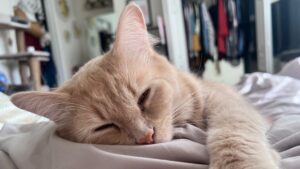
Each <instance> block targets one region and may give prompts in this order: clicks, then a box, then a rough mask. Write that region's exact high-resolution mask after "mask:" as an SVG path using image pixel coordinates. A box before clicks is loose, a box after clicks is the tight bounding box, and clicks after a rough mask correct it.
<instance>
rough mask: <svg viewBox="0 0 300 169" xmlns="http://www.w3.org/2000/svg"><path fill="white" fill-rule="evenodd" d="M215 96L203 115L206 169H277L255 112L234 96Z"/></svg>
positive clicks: (261, 123) (258, 116)
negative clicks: (205, 121) (204, 121)
mask: <svg viewBox="0 0 300 169" xmlns="http://www.w3.org/2000/svg"><path fill="white" fill-rule="evenodd" d="M216 96H218V97H213V100H211V103H210V105H208V110H209V112H208V114H207V123H208V129H207V131H208V138H207V146H208V151H209V155H210V169H279V167H278V163H279V155H278V154H277V153H276V152H275V150H273V149H271V148H270V147H271V146H270V145H269V143H268V141H267V138H266V135H265V132H266V128H265V127H264V120H263V119H262V117H261V116H260V115H259V114H258V113H257V112H256V110H254V109H253V108H252V107H251V106H249V105H248V104H247V103H246V102H244V101H243V100H242V99H240V98H239V97H238V96H236V95H234V96H233V97H231V98H230V97H227V98H226V97H223V96H220V95H216Z"/></svg>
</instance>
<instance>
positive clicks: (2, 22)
mask: <svg viewBox="0 0 300 169" xmlns="http://www.w3.org/2000/svg"><path fill="white" fill-rule="evenodd" d="M12 18H13V17H11V16H7V15H3V14H0V30H1V29H4V30H8V29H16V30H26V29H29V28H30V23H29V22H28V23H20V22H16V21H13V19H12Z"/></svg>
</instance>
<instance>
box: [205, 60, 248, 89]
mask: <svg viewBox="0 0 300 169" xmlns="http://www.w3.org/2000/svg"><path fill="white" fill-rule="evenodd" d="M219 64H220V70H221V72H220V74H219V73H218V72H217V69H216V64H215V63H214V62H211V61H208V62H207V63H206V65H205V72H204V74H203V78H204V79H206V80H212V81H216V82H221V83H225V84H228V85H234V84H236V83H237V82H239V81H240V79H241V77H242V76H243V75H244V61H243V60H241V63H240V64H239V65H238V66H232V65H231V64H230V63H229V62H227V61H224V60H221V61H220V63H219Z"/></svg>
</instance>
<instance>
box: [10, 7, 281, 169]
mask: <svg viewBox="0 0 300 169" xmlns="http://www.w3.org/2000/svg"><path fill="white" fill-rule="evenodd" d="M12 102H13V103H14V104H15V105H17V106H18V107H20V108H22V109H25V110H28V111H31V112H35V113H37V114H39V115H43V116H46V117H48V118H50V119H52V120H53V121H55V122H56V123H57V125H58V128H57V133H58V134H59V135H60V136H61V137H63V138H66V139H69V140H72V141H75V142H82V143H95V144H151V143H161V142H166V141H170V140H171V139H172V137H173V129H174V126H176V125H178V124H182V123H191V124H193V125H195V126H198V127H200V128H202V129H204V130H206V131H207V133H208V138H207V146H208V151H209V155H210V169H278V165H277V162H278V159H279V158H278V157H279V156H278V155H277V153H276V152H275V151H274V150H273V149H271V148H270V145H269V143H268V141H267V138H266V135H265V131H266V129H265V127H264V121H263V119H262V117H261V116H260V115H259V114H258V113H257V111H256V110H255V109H254V108H253V107H251V106H250V105H249V104H248V103H247V102H246V101H244V100H243V99H242V98H241V97H240V96H239V95H238V94H237V93H236V92H235V91H234V90H232V89H231V88H229V87H226V86H224V85H220V84H215V83H212V82H206V81H202V80H200V79H197V78H196V77H194V76H193V75H191V74H189V73H184V72H180V71H178V70H176V68H175V67H173V66H172V65H171V64H170V63H169V62H168V61H167V60H166V59H165V57H163V56H160V55H159V54H157V53H156V52H155V51H154V50H153V48H152V44H151V40H150V39H149V36H148V34H147V29H146V25H145V21H144V19H143V14H142V12H141V10H140V9H139V7H137V6H136V5H135V4H133V3H131V4H130V5H128V6H127V7H126V9H125V10H124V12H123V14H122V16H121V18H120V22H119V26H118V30H117V35H116V42H115V44H114V48H113V49H112V50H111V51H110V52H108V53H107V54H105V55H104V56H101V57H97V58H95V59H93V60H91V61H90V62H88V63H87V64H86V65H84V66H83V67H82V68H81V69H80V70H79V72H77V73H76V74H75V75H74V76H73V78H72V79H70V80H69V81H67V82H65V83H64V84H63V85H62V86H61V87H59V88H58V89H56V90H55V91H54V92H45V93H43V92H26V93H20V94H16V95H14V96H13V97H12Z"/></svg>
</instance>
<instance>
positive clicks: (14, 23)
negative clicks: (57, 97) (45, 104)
mask: <svg viewBox="0 0 300 169" xmlns="http://www.w3.org/2000/svg"><path fill="white" fill-rule="evenodd" d="M18 21H19V22H18ZM29 28H30V23H29V22H26V21H25V20H18V18H13V17H10V16H6V15H2V14H0V31H1V30H16V39H17V47H18V53H15V54H4V55H0V60H14V61H18V63H19V73H20V76H21V81H22V84H23V85H28V84H33V88H34V89H35V90H40V88H41V68H40V63H41V62H46V61H48V60H49V53H48V52H41V51H33V52H26V49H25V39H24V31H26V30H28V29H29ZM27 67H29V70H30V76H29V78H28V75H27Z"/></svg>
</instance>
